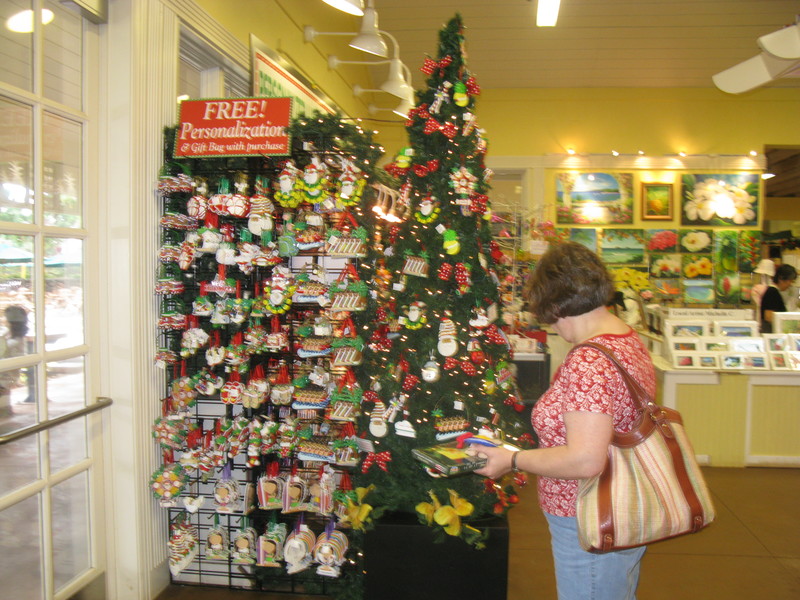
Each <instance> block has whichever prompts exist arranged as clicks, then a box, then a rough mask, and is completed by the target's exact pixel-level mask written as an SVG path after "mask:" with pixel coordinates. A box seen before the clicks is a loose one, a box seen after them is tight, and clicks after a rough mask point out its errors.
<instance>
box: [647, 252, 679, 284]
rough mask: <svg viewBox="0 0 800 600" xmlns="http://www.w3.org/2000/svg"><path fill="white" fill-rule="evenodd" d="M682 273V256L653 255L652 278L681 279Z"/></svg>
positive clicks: (651, 262)
mask: <svg viewBox="0 0 800 600" xmlns="http://www.w3.org/2000/svg"><path fill="white" fill-rule="evenodd" d="M681 272H682V265H681V255H680V254H651V255H650V276H651V277H655V278H656V279H669V278H673V277H680V276H681Z"/></svg>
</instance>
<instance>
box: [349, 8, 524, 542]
mask: <svg viewBox="0 0 800 600" xmlns="http://www.w3.org/2000/svg"><path fill="white" fill-rule="evenodd" d="M422 71H423V72H425V73H426V74H427V75H428V76H429V78H428V80H427V88H426V89H424V90H422V91H420V92H418V93H417V106H416V108H414V109H413V110H412V111H411V113H410V115H409V119H408V121H407V123H406V127H407V131H408V135H409V142H410V147H409V148H406V149H404V150H402V151H401V152H400V155H399V159H398V160H397V161H396V162H395V163H393V164H391V165H389V166H388V167H387V170H388V171H389V172H391V173H392V174H393V175H395V176H396V177H398V178H399V179H400V181H401V188H400V190H401V199H402V203H403V204H404V206H405V207H406V208H407V210H406V216H407V219H406V220H405V221H404V222H402V223H400V224H396V225H391V226H387V229H386V231H384V232H383V233H382V235H381V242H382V244H383V246H384V247H383V252H382V255H383V256H384V262H383V263H381V264H378V265H377V266H376V270H375V278H374V282H375V284H376V288H377V289H378V290H379V293H378V302H377V306H376V309H375V313H374V318H373V319H372V330H371V333H370V335H369V336H368V337H369V343H368V351H367V352H366V353H365V361H364V363H363V364H362V365H361V367H360V371H359V376H360V381H361V384H362V386H363V387H364V389H365V390H366V391H365V393H364V410H363V415H364V416H363V417H362V420H361V421H360V423H359V425H360V430H361V435H362V442H363V448H362V449H364V450H366V452H367V454H366V458H365V460H364V461H363V464H362V468H361V469H360V471H359V473H358V475H357V476H356V478H355V483H356V485H357V486H359V487H361V488H364V489H369V490H371V491H370V493H369V494H368V495H367V496H366V498H365V500H364V502H365V503H366V504H367V505H369V506H371V507H375V508H381V509H390V510H393V511H402V512H406V513H412V514H414V513H416V514H418V515H419V518H420V520H421V521H423V522H425V523H427V524H429V525H431V526H432V527H433V528H434V531H437V532H439V533H440V534H441V535H442V537H444V534H445V533H446V534H448V535H452V536H459V537H462V538H464V539H465V540H466V541H468V542H469V543H472V544H475V545H478V546H480V545H481V544H482V543H483V538H484V537H485V534H484V532H482V531H481V530H480V529H479V528H476V527H474V526H473V525H472V524H471V522H473V521H475V520H477V519H480V518H481V517H486V516H487V515H497V514H504V513H505V511H506V510H507V509H508V508H510V506H512V505H513V504H514V503H515V502H516V494H515V491H514V487H513V485H512V483H511V482H496V481H492V480H487V479H484V478H483V477H480V476H478V475H475V474H466V475H459V476H456V477H441V476H437V474H436V473H435V471H434V470H433V469H430V468H427V469H426V468H425V465H423V464H422V463H421V462H419V461H418V460H416V459H415V458H414V456H413V450H414V449H417V448H421V447H428V446H432V445H435V444H437V443H440V442H447V441H456V440H459V439H464V438H465V437H469V436H473V435H477V434H483V435H486V436H489V437H492V438H495V439H497V440H504V441H506V442H510V443H513V444H515V445H517V446H520V447H527V446H528V445H529V443H530V442H531V441H532V438H531V436H530V434H528V433H526V432H528V431H530V427H529V426H528V425H527V424H525V423H524V422H523V416H522V414H521V411H522V410H523V405H522V402H521V399H520V397H519V394H518V392H517V389H516V384H515V382H514V378H513V376H512V373H511V370H510V358H509V351H510V349H509V345H508V340H507V338H506V337H505V335H504V333H503V331H502V330H501V328H500V325H499V323H498V320H497V319H498V315H499V314H500V304H499V302H500V300H499V294H498V283H499V282H498V279H497V275H496V272H495V269H494V258H493V256H492V255H493V241H492V238H491V233H490V229H489V221H490V219H491V209H490V206H489V201H488V196H487V192H488V190H489V179H490V177H491V171H490V170H489V169H487V168H486V165H485V163H484V156H485V154H486V149H487V142H486V138H485V137H484V132H483V131H482V130H481V129H480V128H479V127H478V124H477V118H476V115H475V101H476V97H477V96H478V95H479V94H480V88H479V87H478V84H477V83H476V81H475V78H474V77H473V76H472V75H471V74H470V72H469V71H468V69H467V66H466V55H465V52H464V37H463V25H462V21H461V17H460V16H456V17H455V18H453V19H452V20H451V21H450V22H449V23H448V24H447V25H446V26H445V27H444V28H443V29H442V31H441V32H440V34H439V53H438V57H437V58H436V59H435V60H434V59H431V58H428V59H426V60H425V61H424V64H423V66H422ZM515 479H516V482H513V483H516V484H523V483H524V476H523V475H516V476H515Z"/></svg>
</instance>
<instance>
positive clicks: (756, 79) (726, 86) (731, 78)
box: [711, 52, 797, 94]
mask: <svg viewBox="0 0 800 600" xmlns="http://www.w3.org/2000/svg"><path fill="white" fill-rule="evenodd" d="M795 67H797V60H786V59H783V58H775V57H774V56H772V55H771V54H767V53H766V52H762V53H761V54H759V55H758V56H754V57H753V58H750V59H747V60H746V61H744V62H741V63H739V64H738V65H736V66H733V67H731V68H730V69H725V70H724V71H722V72H720V73H717V74H716V75H714V76H712V77H711V79H712V80H713V81H714V85H716V86H717V87H718V88H719V89H721V90H722V91H723V92H728V93H729V94H741V93H742V92H748V91H750V90H752V89H755V88H757V87H758V86H760V85H764V84H765V83H769V82H770V81H772V80H773V79H778V78H779V77H780V76H781V75H783V74H784V73H786V72H788V71H791V70H792V69H793V68H795Z"/></svg>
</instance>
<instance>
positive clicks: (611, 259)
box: [600, 229, 644, 265]
mask: <svg viewBox="0 0 800 600" xmlns="http://www.w3.org/2000/svg"><path fill="white" fill-rule="evenodd" d="M600 248H601V255H602V257H603V262H605V263H606V264H609V265H629V264H641V263H643V262H644V232H643V231H642V230H641V229H606V230H605V231H604V232H603V241H602V242H601V245H600Z"/></svg>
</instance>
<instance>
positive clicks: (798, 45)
mask: <svg viewBox="0 0 800 600" xmlns="http://www.w3.org/2000/svg"><path fill="white" fill-rule="evenodd" d="M758 45H759V46H760V47H761V49H762V50H764V51H765V52H769V53H770V54H771V55H772V56H774V57H776V58H786V59H795V60H796V59H798V58H800V24H797V25H790V26H789V27H784V28H783V29H779V30H778V31H773V32H772V33H768V34H766V35H762V36H761V37H760V38H758Z"/></svg>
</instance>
